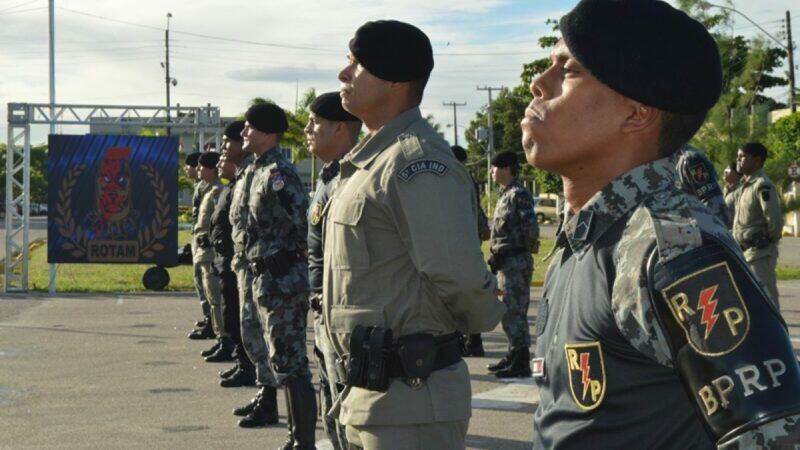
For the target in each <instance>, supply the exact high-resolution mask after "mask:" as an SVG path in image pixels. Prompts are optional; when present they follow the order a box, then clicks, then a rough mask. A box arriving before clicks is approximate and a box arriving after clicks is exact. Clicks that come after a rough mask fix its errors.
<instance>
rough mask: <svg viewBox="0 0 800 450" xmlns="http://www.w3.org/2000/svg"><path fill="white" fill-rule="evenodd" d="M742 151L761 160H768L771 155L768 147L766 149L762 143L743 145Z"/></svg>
mask: <svg viewBox="0 0 800 450" xmlns="http://www.w3.org/2000/svg"><path fill="white" fill-rule="evenodd" d="M742 151H743V152H745V153H747V154H748V155H750V156H756V157H758V158H761V159H767V156H768V155H769V152H768V151H767V147H764V144H762V143H760V142H748V143H746V144H744V145H742Z"/></svg>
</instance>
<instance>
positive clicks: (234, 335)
mask: <svg viewBox="0 0 800 450" xmlns="http://www.w3.org/2000/svg"><path fill="white" fill-rule="evenodd" d="M217 275H218V276H219V279H220V283H221V284H222V320H223V321H224V322H225V330H226V331H227V332H228V335H229V336H230V338H231V340H232V341H233V343H234V344H235V345H237V346H238V347H239V348H242V345H243V344H242V330H241V327H240V325H239V320H240V319H239V286H238V285H237V283H236V274H235V273H233V271H231V270H225V271H223V272H220V271H219V269H217Z"/></svg>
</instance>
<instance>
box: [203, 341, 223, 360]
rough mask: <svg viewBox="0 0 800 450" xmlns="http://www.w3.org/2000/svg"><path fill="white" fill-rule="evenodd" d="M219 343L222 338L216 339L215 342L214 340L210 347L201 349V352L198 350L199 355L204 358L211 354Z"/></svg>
mask: <svg viewBox="0 0 800 450" xmlns="http://www.w3.org/2000/svg"><path fill="white" fill-rule="evenodd" d="M221 345H222V339H217V342H215V343H214V345H212V346H211V348H209V349H206V350H203V351H202V352H200V356H202V357H204V358H205V357H206V356H211V355H213V354H214V353H215V352H216V351H217V350H219V347H220V346H221Z"/></svg>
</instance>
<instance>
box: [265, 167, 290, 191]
mask: <svg viewBox="0 0 800 450" xmlns="http://www.w3.org/2000/svg"><path fill="white" fill-rule="evenodd" d="M269 184H270V186H271V187H272V190H273V191H280V190H281V189H283V187H284V186H285V185H286V181H285V180H284V177H283V174H282V173H281V171H280V170H278V169H272V170H271V171H270V174H269Z"/></svg>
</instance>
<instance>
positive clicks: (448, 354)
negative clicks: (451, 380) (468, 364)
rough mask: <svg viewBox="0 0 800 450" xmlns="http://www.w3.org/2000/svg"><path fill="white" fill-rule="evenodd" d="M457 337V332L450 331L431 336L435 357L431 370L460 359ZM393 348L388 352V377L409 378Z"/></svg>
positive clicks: (441, 367)
mask: <svg viewBox="0 0 800 450" xmlns="http://www.w3.org/2000/svg"><path fill="white" fill-rule="evenodd" d="M458 338H459V333H450V334H445V335H442V336H435V337H434V338H433V340H434V342H435V343H436V358H435V359H434V362H433V370H441V369H444V368H445V367H450V366H452V365H453V364H455V363H457V362H459V361H461V346H460V344H459V342H458ZM395 347H396V345H395ZM394 350H395V351H392V352H390V353H389V361H388V362H389V367H388V369H389V378H410V377H409V376H408V374H407V373H406V371H405V369H403V365H402V364H401V363H400V356H399V355H398V353H397V351H396V348H395V349H394Z"/></svg>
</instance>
